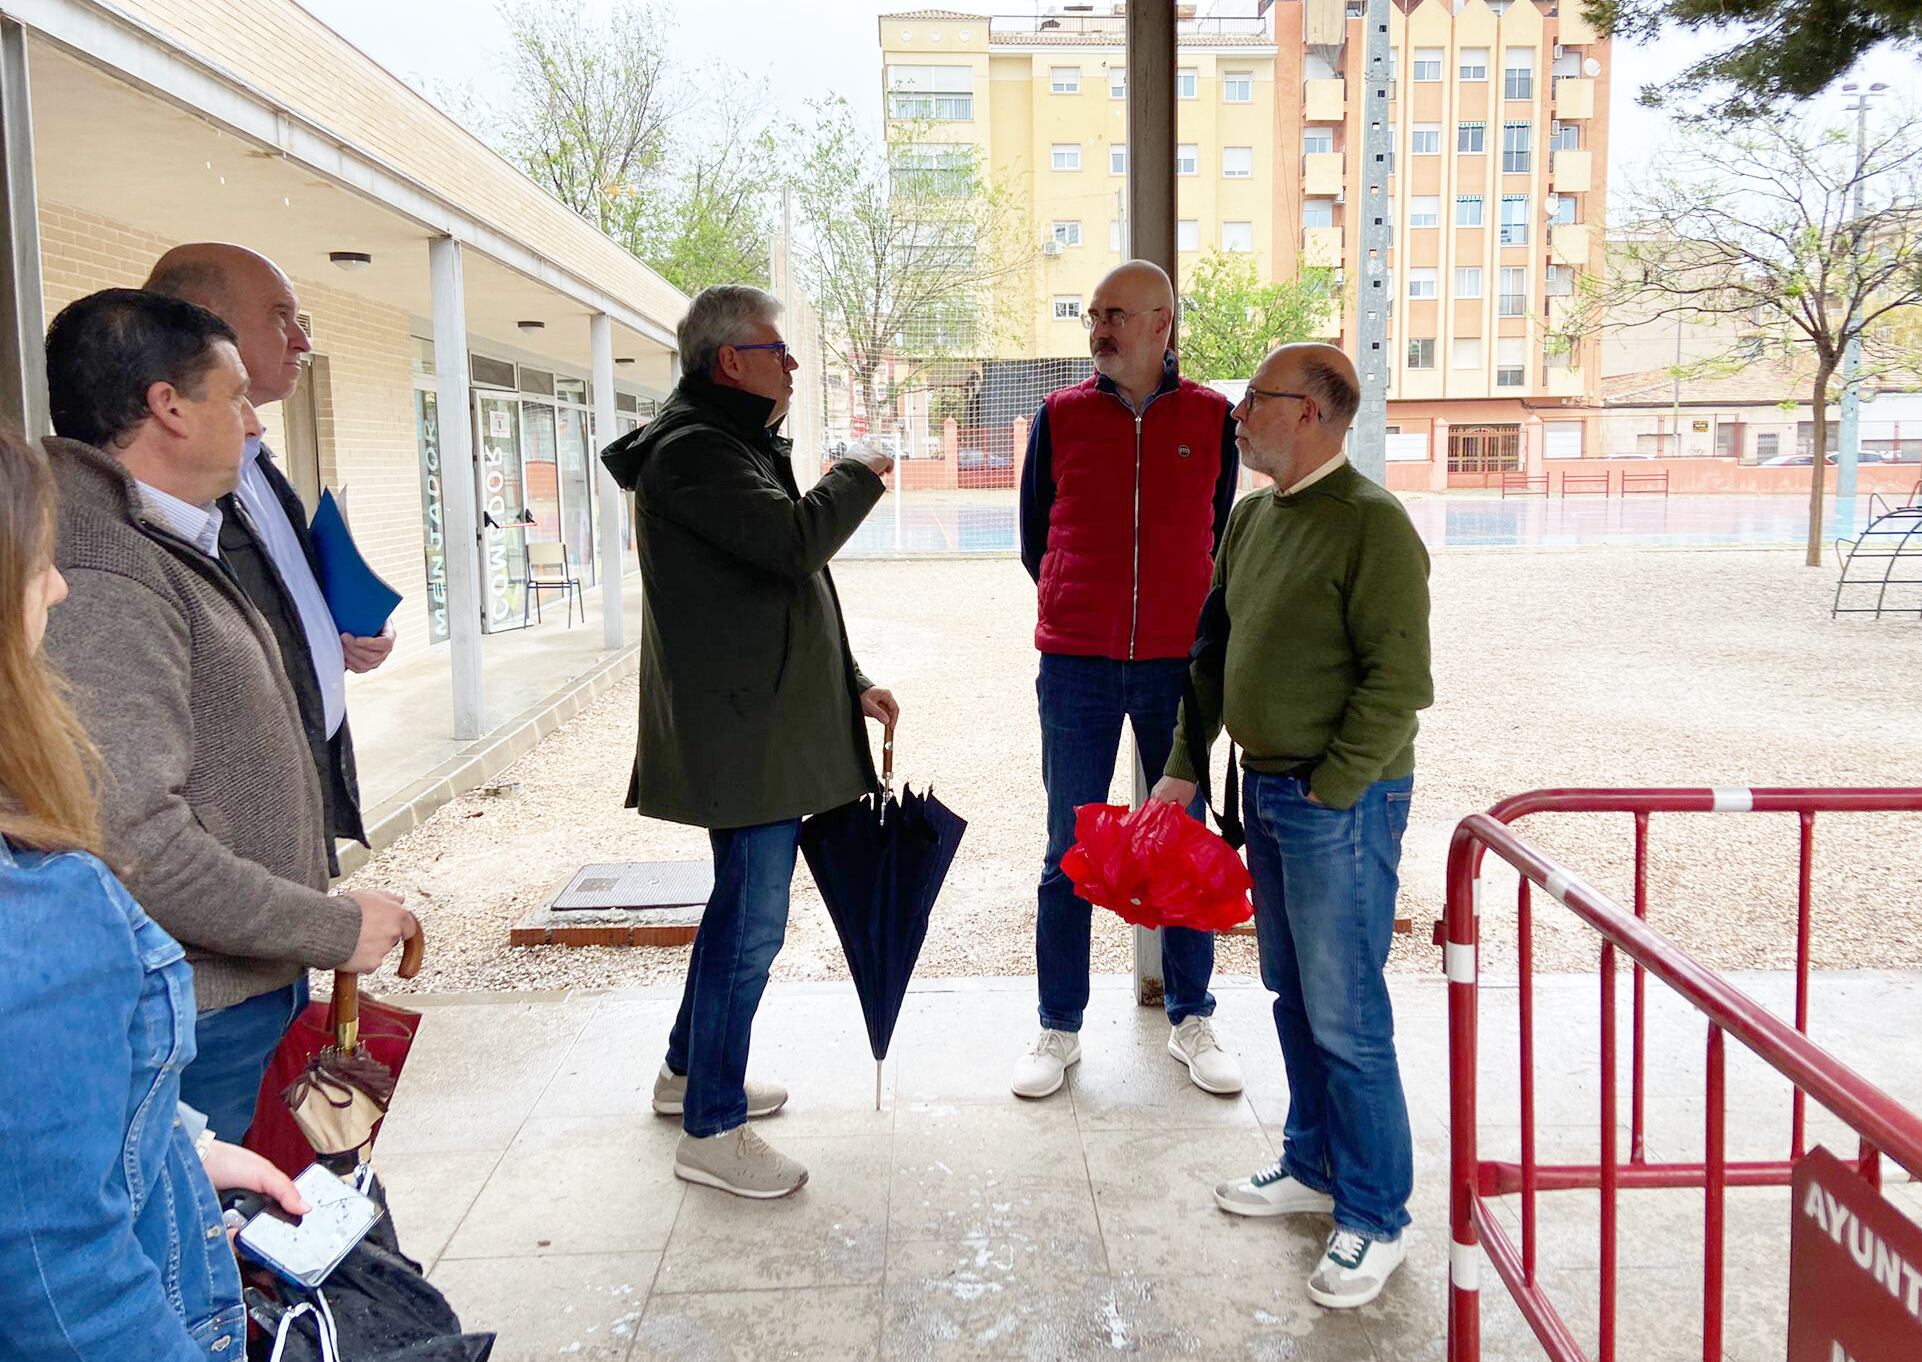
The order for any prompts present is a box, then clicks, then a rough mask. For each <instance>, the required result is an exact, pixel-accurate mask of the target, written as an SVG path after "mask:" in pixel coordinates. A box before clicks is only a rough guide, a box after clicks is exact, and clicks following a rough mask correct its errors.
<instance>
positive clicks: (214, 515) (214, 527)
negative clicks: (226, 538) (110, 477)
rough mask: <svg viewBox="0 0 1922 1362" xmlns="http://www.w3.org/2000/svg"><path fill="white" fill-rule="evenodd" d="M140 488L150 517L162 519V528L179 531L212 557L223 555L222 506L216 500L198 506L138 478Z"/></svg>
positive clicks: (178, 533) (159, 520)
mask: <svg viewBox="0 0 1922 1362" xmlns="http://www.w3.org/2000/svg"><path fill="white" fill-rule="evenodd" d="M134 485H135V486H137V487H139V489H140V500H141V503H142V504H143V505H144V506H145V507H146V508H147V515H148V517H149V518H150V519H152V520H155V521H157V522H159V524H160V526H161V527H162V528H163V529H166V530H168V531H169V532H171V533H173V534H176V535H178V536H179V537H180V538H182V539H184V540H186V541H187V542H188V543H189V544H192V545H193V546H194V547H195V548H197V549H199V550H200V551H201V552H202V553H204V554H206V555H207V556H208V557H209V558H218V557H219V556H220V508H219V507H218V506H216V505H214V503H213V502H211V501H210V502H208V503H207V504H206V505H204V506H196V505H194V504H193V503H192V502H189V501H182V500H181V499H180V498H179V497H177V496H174V495H173V494H172V493H171V492H163V491H161V490H160V489H159V488H158V487H154V486H151V485H150V484H148V483H144V482H139V481H138V480H136V482H135V484H134Z"/></svg>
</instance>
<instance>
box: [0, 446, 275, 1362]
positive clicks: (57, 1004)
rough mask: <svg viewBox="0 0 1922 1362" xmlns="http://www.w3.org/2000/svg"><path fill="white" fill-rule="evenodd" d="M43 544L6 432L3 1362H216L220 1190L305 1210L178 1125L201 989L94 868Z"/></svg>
mask: <svg viewBox="0 0 1922 1362" xmlns="http://www.w3.org/2000/svg"><path fill="white" fill-rule="evenodd" d="M53 543H54V482H53V476H52V473H51V471H50V470H49V468H48V465H47V461H46V458H45V456H44V455H43V454H42V453H41V451H39V450H37V449H34V448H32V447H30V446H28V445H26V444H23V443H22V442H21V441H19V440H18V439H15V438H14V437H12V436H9V435H5V434H0V1057H3V1058H0V1150H4V1151H5V1153H4V1156H0V1355H4V1356H6V1357H48V1358H52V1357H58V1358H68V1359H84V1360H85V1362H96V1360H97V1362H106V1360H107V1359H115V1362H122V1360H124V1359H127V1358H136V1357H137V1358H143V1359H157V1360H158V1362H211V1360H212V1359H222V1360H223V1362H224V1360H225V1359H232V1358H239V1357H241V1356H243V1355H244V1353H245V1351H246V1330H247V1324H246V1317H245V1314H244V1312H243V1310H242V1307H241V1301H240V1278H239V1273H238V1270H237V1268H236V1265H235V1262H234V1257H233V1250H232V1248H231V1247H230V1246H229V1244H228V1238H227V1235H226V1234H224V1233H223V1232H222V1225H221V1212H220V1205H219V1202H218V1200H217V1193H216V1191H215V1188H216V1187H218V1188H220V1189H222V1190H226V1189H232V1188H248V1189H251V1190H255V1191H260V1192H264V1193H266V1194H267V1195H268V1196H270V1197H272V1198H274V1199H275V1200H277V1201H278V1202H279V1203H280V1204H281V1205H282V1206H284V1207H285V1208H286V1209H287V1210H288V1211H290V1212H292V1213H294V1214H302V1213H304V1212H305V1211H306V1210H307V1207H306V1205H305V1204H304V1203H302V1201H301V1199H300V1196H299V1194H298V1193H297V1192H295V1191H294V1188H293V1184H292V1183H291V1182H289V1181H288V1180H287V1178H286V1177H285V1176H284V1175H283V1174H281V1173H280V1172H278V1171H277V1170H276V1169H274V1167H273V1166H272V1165H271V1164H268V1163H267V1162H266V1161H265V1160H263V1159H260V1158H259V1157H257V1156H256V1155H253V1154H250V1153H248V1152H247V1151H246V1150H243V1149H238V1148H235V1147H234V1146H232V1145H225V1144H221V1143H219V1142H216V1141H212V1140H209V1139H206V1138H205V1136H204V1126H205V1122H204V1121H202V1120H201V1119H200V1118H199V1117H198V1115H197V1114H196V1113H194V1112H193V1111H192V1110H191V1109H189V1108H185V1107H181V1106H180V1105H179V1096H180V1071H181V1070H182V1069H183V1068H185V1067H186V1065H187V1063H188V1061H190V1060H191V1059H192V1058H193V1056H194V989H193V972H192V970H191V969H190V968H189V967H188V965H187V962H186V959H185V956H184V955H183V953H182V951H181V948H180V945H179V943H178V942H176V941H175V940H174V939H173V938H172V937H170V936H168V935H167V933H166V932H164V931H162V930H161V929H160V927H159V926H158V925H156V924H155V923H154V922H153V920H152V919H151V918H149V917H148V916H147V915H146V914H145V913H144V912H142V911H141V909H140V906H139V905H138V904H136V903H135V902H134V901H133V899H132V898H131V897H130V896H129V895H128V893H127V891H126V889H125V888H124V887H122V885H121V883H120V881H119V880H118V879H116V878H115V877H114V874H113V872H112V871H111V870H110V869H108V867H107V866H106V865H105V864H104V863H103V862H102V860H101V859H100V826H99V813H98V808H97V805H96V802H95V793H94V787H93V780H92V772H93V765H94V762H93V754H92V748H91V745H90V744H89V743H88V741H87V738H86V736H85V734H83V733H82V732H81V731H80V728H79V725H78V724H77V723H76V721H75V719H74V716H73V712H72V711H71V710H70V709H69V708H68V707H67V705H66V702H65V701H64V700H63V699H62V698H61V693H60V688H59V686H58V684H57V683H56V682H55V680H54V678H53V677H52V675H51V674H50V673H49V672H48V670H47V668H46V666H45V665H44V664H43V662H42V661H41V658H40V640H41V638H42V636H43V635H44V634H45V632H46V626H47V612H48V611H49V610H51V609H54V608H55V607H57V606H58V605H59V604H60V602H61V600H62V599H63V598H64V597H65V596H66V594H67V587H66V583H65V582H64V581H63V580H62V579H61V576H60V573H59V572H58V571H57V570H56V569H55V568H54V566H53ZM197 1147H198V1152H197Z"/></svg>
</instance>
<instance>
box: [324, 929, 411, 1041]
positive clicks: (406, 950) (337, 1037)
mask: <svg viewBox="0 0 1922 1362" xmlns="http://www.w3.org/2000/svg"><path fill="white" fill-rule="evenodd" d="M426 953H427V933H426V932H425V931H424V930H423V929H422V927H421V925H420V923H419V922H416V923H415V924H414V934H413V935H412V936H410V937H408V938H407V941H406V943H405V944H404V945H403V946H402V947H401V951H400V968H399V969H397V970H395V971H394V973H395V974H396V975H398V976H399V977H400V978H402V979H411V978H413V977H414V976H415V975H416V974H419V973H420V964H421V958H422V957H423V956H424V955H425V954H426ZM329 1016H330V1018H331V1024H332V1027H333V1032H334V1044H335V1046H337V1047H338V1048H340V1049H342V1050H351V1049H353V1048H354V1047H355V1046H356V1045H357V1044H359V1042H360V976H359V975H358V974H349V973H347V972H346V971H345V970H335V971H334V1001H333V1004H332V1007H331V1009H330V1011H329Z"/></svg>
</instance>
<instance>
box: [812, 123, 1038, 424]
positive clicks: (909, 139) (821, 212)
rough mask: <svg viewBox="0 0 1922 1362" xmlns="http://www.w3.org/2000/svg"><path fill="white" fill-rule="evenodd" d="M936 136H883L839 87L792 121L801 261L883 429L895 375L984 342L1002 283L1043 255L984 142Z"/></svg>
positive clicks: (838, 354)
mask: <svg viewBox="0 0 1922 1362" xmlns="http://www.w3.org/2000/svg"><path fill="white" fill-rule="evenodd" d="M928 134H929V129H928V128H927V127H926V126H924V125H920V124H911V123H900V122H896V123H891V124H890V126H889V129H888V133H887V137H886V140H885V141H882V142H876V141H875V140H874V139H872V138H870V137H868V136H866V135H865V134H863V133H862V131H861V129H860V128H859V126H858V125H857V124H856V121H855V117H854V113H853V110H852V109H850V108H849V106H848V104H847V102H846V101H845V100H841V99H832V100H828V101H824V102H823V103H821V104H818V105H816V106H815V107H814V122H813V125H812V126H811V127H805V128H802V127H797V128H794V129H792V130H791V131H790V133H789V136H790V137H792V138H793V140H794V142H795V144H796V145H797V146H798V147H800V148H802V152H801V155H800V158H799V160H798V163H797V165H796V168H795V173H794V174H793V176H792V189H793V194H794V204H795V209H796V215H797V221H796V222H795V229H796V230H795V238H796V239H795V255H796V262H797V265H798V267H799V271H800V273H801V275H802V277H803V280H804V282H805V283H806V285H807V287H808V292H809V294H810V296H811V297H813V298H814V300H815V306H816V307H817V308H818V309H819V311H820V314H821V319H822V331H823V336H822V340H823V343H824V345H825V347H826V349H827V351H828V354H829V356H830V357H831V358H832V359H833V360H835V361H836V362H838V363H839V364H841V365H843V366H845V367H846V369H847V370H848V372H849V373H850V374H851V375H852V376H853V377H854V379H855V382H856V384H857V387H858V391H859V394H860V398H861V401H862V403H863V405H864V408H865V410H864V415H865V416H866V417H867V418H868V421H869V424H870V427H871V428H876V429H878V428H879V425H881V424H883V423H884V420H883V416H884V411H885V409H886V406H887V399H888V378H889V374H890V373H892V375H893V381H894V383H895V385H896V386H897V387H905V386H908V385H909V384H911V383H912V382H913V381H915V379H916V377H917V376H918V375H919V374H921V373H922V372H924V371H925V370H926V368H927V367H928V366H929V365H930V364H931V363H933V362H934V361H937V360H940V359H943V358H947V357H951V356H957V355H963V356H965V355H971V354H972V355H978V354H981V353H983V352H985V350H986V349H987V348H988V346H989V344H990V343H991V340H992V338H993V337H994V336H995V335H996V334H997V333H998V332H999V330H1000V329H1001V328H1002V327H1004V326H1006V325H1007V324H1008V317H1007V316H1006V315H1005V314H1004V313H1002V312H1001V311H1000V310H999V308H1000V307H1001V306H1003V305H1004V304H1005V300H1001V301H1000V302H998V301H997V293H998V292H999V290H997V288H996V286H997V285H998V284H1001V283H1003V282H1004V281H1006V280H1008V279H1009V278H1011V277H1012V276H1013V275H1015V274H1016V273H1018V272H1019V271H1021V270H1024V269H1026V268H1027V267H1028V266H1029V265H1030V264H1031V263H1032V262H1033V260H1034V259H1035V258H1036V256H1037V254H1038V244H1036V243H1029V242H1024V241H1023V240H1022V239H1021V233H1022V231H1023V229H1024V225H1025V223H1024V219H1023V217H1022V216H1021V215H1020V214H1019V213H1018V212H1017V211H1016V208H1015V205H1014V202H1013V198H1012V195H1011V194H1010V193H1009V191H1008V189H1007V187H1006V186H1005V185H1004V184H1002V183H1001V182H1000V181H998V180H996V179H995V178H994V177H993V176H992V175H991V174H990V173H989V172H988V170H987V169H986V168H985V167H984V166H982V165H981V164H980V160H979V149H978V148H977V146H976V145H975V144H974V143H973V142H942V141H937V140H934V139H933V138H931V137H930V136H929V135H928Z"/></svg>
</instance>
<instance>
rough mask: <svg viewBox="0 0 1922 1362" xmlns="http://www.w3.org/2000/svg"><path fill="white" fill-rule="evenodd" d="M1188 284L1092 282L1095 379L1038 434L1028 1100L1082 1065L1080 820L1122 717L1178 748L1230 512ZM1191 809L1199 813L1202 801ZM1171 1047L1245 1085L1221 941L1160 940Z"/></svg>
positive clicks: (1022, 1084) (1145, 742)
mask: <svg viewBox="0 0 1922 1362" xmlns="http://www.w3.org/2000/svg"><path fill="white" fill-rule="evenodd" d="M1174 306H1175V297H1174V288H1173V286H1172V285H1171V284H1170V283H1169V281H1168V276H1167V274H1165V273H1164V272H1163V271H1162V270H1161V269H1160V267H1158V266H1156V265H1154V264H1151V263H1150V262H1148V261H1145V260H1132V261H1129V262H1128V263H1127V264H1124V265H1122V266H1120V267H1119V268H1118V269H1115V270H1113V271H1111V272H1110V273H1109V274H1108V276H1107V277H1106V278H1104V279H1103V280H1102V281H1101V283H1100V285H1099V286H1097V287H1096V289H1095V291H1094V296H1093V298H1092V299H1091V300H1090V302H1089V307H1088V310H1087V313H1086V314H1085V315H1084V317H1083V319H1082V320H1083V323H1084V324H1085V325H1086V326H1087V328H1088V332H1089V337H1088V348H1089V350H1090V351H1091V352H1092V353H1093V355H1094V367H1095V374H1094V376H1093V377H1091V378H1089V379H1088V380H1087V381H1086V382H1084V383H1078V384H1076V385H1075V386H1074V387H1072V388H1063V389H1061V390H1060V391H1059V392H1056V393H1052V394H1050V395H1049V397H1048V399H1047V401H1046V402H1044V403H1043V404H1042V407H1041V411H1040V413H1039V414H1038V415H1037V416H1036V417H1035V421H1034V427H1033V429H1032V430H1030V431H1029V433H1028V458H1027V464H1026V466H1025V467H1024V469H1023V470H1022V475H1021V561H1022V563H1023V565H1024V566H1026V568H1027V569H1028V575H1029V576H1031V577H1033V578H1034V579H1035V581H1036V583H1037V584H1038V585H1039V587H1040V611H1039V618H1038V622H1037V624H1036V626H1035V631H1034V641H1035V647H1036V648H1038V649H1039V650H1040V652H1041V676H1040V680H1039V682H1038V683H1037V685H1036V690H1037V692H1038V694H1039V696H1040V703H1041V780H1042V784H1043V785H1044V786H1046V787H1047V791H1048V851H1047V858H1046V861H1045V862H1044V866H1043V870H1042V875H1041V887H1040V890H1039V893H1038V911H1037V914H1036V918H1035V933H1034V936H1035V972H1036V974H1037V976H1038V982H1039V986H1040V995H1041V1008H1040V1012H1041V1028H1042V1029H1041V1034H1040V1036H1039V1037H1038V1038H1037V1039H1036V1041H1035V1043H1034V1046H1033V1048H1032V1049H1031V1050H1030V1051H1029V1052H1028V1053H1027V1054H1025V1055H1023V1056H1022V1057H1021V1059H1020V1060H1019V1061H1018V1062H1017V1063H1016V1065H1015V1070H1014V1079H1013V1084H1012V1086H1013V1088H1014V1091H1015V1094H1016V1095H1017V1096H1020V1097H1046V1096H1048V1095H1049V1094H1050V1093H1052V1092H1055V1091H1056V1090H1057V1089H1059V1088H1060V1087H1061V1083H1062V1080H1063V1077H1064V1075H1065V1073H1066V1071H1067V1068H1068V1066H1069V1065H1070V1064H1073V1063H1075V1062H1077V1061H1078V1060H1079V1059H1080V1058H1081V1042H1080V1039H1079V1032H1080V1030H1081V1018H1082V1013H1083V1011H1084V1010H1085V1009H1086V1008H1087V1005H1088V934H1089V913H1090V910H1089V907H1088V904H1087V903H1086V901H1084V900H1083V899H1081V898H1080V897H1079V896H1078V895H1076V893H1075V892H1074V885H1073V884H1072V883H1071V882H1070V881H1069V879H1068V877H1067V876H1066V875H1064V874H1062V872H1061V856H1062V853H1063V852H1065V851H1066V850H1067V849H1068V848H1069V847H1070V846H1071V845H1073V843H1074V815H1075V810H1076V809H1077V808H1079V807H1080V806H1081V805H1083V804H1099V803H1104V802H1106V801H1107V798H1108V791H1109V787H1110V786H1111V785H1112V784H1113V781H1114V772H1115V757H1116V754H1117V750H1118V748H1119V744H1120V741H1121V728H1122V725H1123V723H1127V724H1130V725H1132V727H1133V730H1134V737H1135V745H1136V749H1137V750H1138V751H1139V752H1140V754H1141V760H1142V764H1143V767H1144V769H1146V770H1148V771H1150V772H1155V773H1159V772H1160V771H1161V769H1162V766H1163V764H1164V763H1165V762H1166V761H1167V759H1168V753H1169V748H1170V747H1171V745H1172V743H1173V735H1174V731H1175V719H1176V715H1177V713H1178V711H1179V710H1180V707H1181V694H1182V685H1183V682H1184V680H1185V678H1186V676H1187V671H1188V650H1189V648H1190V647H1191V646H1192V645H1193V643H1194V639H1195V625H1196V622H1197V620H1198V619H1199V617H1200V614H1201V604H1202V600H1203V598H1204V597H1206V595H1207V594H1208V584H1209V580H1210V578H1211V576H1212V574H1213V572H1214V553H1215V549H1216V547H1217V546H1218V545H1219V544H1220V542H1221V533H1222V530H1223V528H1224V527H1225V526H1226V525H1227V523H1228V512H1229V509H1230V508H1231V507H1232V506H1233V504H1234V499H1235V485H1236V479H1237V476H1238V473H1239V470H1240V461H1239V459H1238V457H1237V455H1236V452H1235V443H1234V433H1235V428H1234V421H1233V420H1232V419H1231V418H1230V416H1229V406H1228V400H1227V399H1226V398H1224V397H1223V396H1222V395H1221V394H1219V393H1217V392H1215V391H1214V390H1212V389H1210V388H1204V387H1202V386H1200V385H1199V384H1195V383H1190V382H1188V381H1187V380H1186V379H1183V378H1182V377H1181V376H1180V375H1179V374H1178V373H1177V372H1176V371H1175V356H1174V354H1173V352H1172V351H1170V350H1169V349H1168V338H1169V332H1170V329H1171V328H1172V326H1173V323H1174ZM1190 812H1193V813H1196V814H1197V815H1198V814H1199V813H1200V812H1201V806H1200V802H1199V800H1197V801H1196V803H1195V805H1194V806H1193V808H1192V809H1191V810H1190ZM1161 963H1162V973H1163V978H1164V983H1165V985H1166V998H1167V1009H1168V1020H1169V1022H1170V1023H1171V1024H1172V1026H1173V1028H1174V1029H1173V1032H1172V1033H1171V1034H1170V1036H1169V1038H1168V1053H1169V1054H1171V1055H1172V1056H1174V1058H1176V1059H1178V1060H1180V1061H1181V1062H1182V1063H1184V1064H1186V1065H1187V1066H1188V1073H1189V1076H1190V1077H1191V1078H1192V1079H1193V1080H1194V1082H1195V1084H1196V1085H1197V1086H1199V1087H1201V1088H1203V1089H1204V1090H1206V1091H1208V1092H1213V1093H1222V1094H1228V1093H1236V1092H1240V1091H1241V1066H1240V1064H1239V1063H1238V1062H1237V1061H1236V1060H1235V1058H1234V1056H1233V1055H1231V1054H1229V1053H1228V1052H1227V1051H1226V1050H1224V1049H1223V1048H1222V1047H1221V1044H1220V1042H1219V1040H1218V1039H1217V1038H1216V1036H1215V1032H1214V1025H1213V1023H1212V1022H1211V1021H1210V1020H1209V1018H1210V1017H1212V1016H1213V1015H1214V1010H1215V1000H1214V997H1213V995H1212V994H1210V993H1209V992H1208V981H1209V978H1210V976H1211V975H1212V974H1213V973H1214V963H1215V942H1214V937H1213V936H1212V935H1211V934H1209V933H1207V932H1196V931H1188V930H1183V929H1180V928H1172V929H1168V930H1165V931H1163V932H1162V933H1161Z"/></svg>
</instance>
